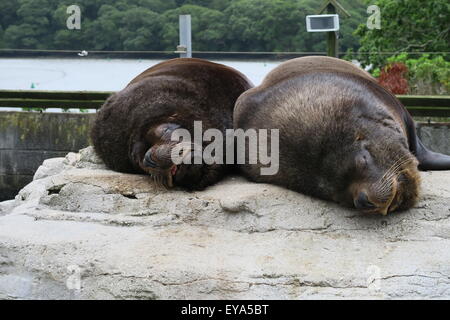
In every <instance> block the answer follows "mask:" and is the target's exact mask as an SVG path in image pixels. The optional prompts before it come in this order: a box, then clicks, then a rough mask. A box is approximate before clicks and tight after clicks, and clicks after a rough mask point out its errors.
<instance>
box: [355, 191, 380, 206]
mask: <svg viewBox="0 0 450 320" xmlns="http://www.w3.org/2000/svg"><path fill="white" fill-rule="evenodd" d="M353 202H354V204H355V208H356V209H361V210H372V209H375V208H376V206H375V205H374V204H373V203H372V202H370V201H369V198H368V196H367V193H366V192H364V191H361V192H359V193H358V195H357V197H356V198H355V199H354V201H353Z"/></svg>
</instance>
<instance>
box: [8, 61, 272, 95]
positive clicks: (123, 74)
mask: <svg viewBox="0 0 450 320" xmlns="http://www.w3.org/2000/svg"><path fill="white" fill-rule="evenodd" d="M161 61H162V60H144V59H142V60H129V59H88V58H84V57H80V58H74V59H50V58H44V59H43V58H38V59H32V58H27V59H10V58H6V59H0V90H2V89H3V90H4V89H11V90H18V89H20V90H29V89H36V90H60V91H76V90H87V91H118V90H121V89H123V88H124V87H125V86H126V85H127V83H128V82H129V81H130V80H131V79H133V78H134V77H135V76H137V75H138V74H139V73H141V72H142V71H144V70H145V69H147V68H149V67H151V66H153V65H155V64H157V63H159V62H161ZM213 62H217V63H222V64H225V65H227V66H230V67H233V68H235V69H237V70H239V71H240V72H242V73H243V74H245V75H246V76H247V77H248V78H249V79H250V80H251V81H252V82H253V83H254V84H255V85H258V84H260V83H261V81H262V79H263V78H264V77H265V75H266V74H267V73H268V72H269V71H270V70H272V69H273V68H275V67H276V66H277V65H278V64H280V63H281V62H277V61H276V62H274V61H229V60H214V61H213Z"/></svg>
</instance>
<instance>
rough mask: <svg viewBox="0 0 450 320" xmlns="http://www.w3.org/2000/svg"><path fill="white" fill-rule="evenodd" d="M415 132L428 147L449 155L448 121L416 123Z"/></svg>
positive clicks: (449, 136) (449, 131) (449, 132)
mask: <svg viewBox="0 0 450 320" xmlns="http://www.w3.org/2000/svg"><path fill="white" fill-rule="evenodd" d="M417 133H418V135H419V137H420V139H421V140H422V142H423V144H424V145H426V146H427V147H428V148H429V149H431V150H433V151H436V152H441V153H444V154H448V155H450V123H430V124H428V123H418V124H417Z"/></svg>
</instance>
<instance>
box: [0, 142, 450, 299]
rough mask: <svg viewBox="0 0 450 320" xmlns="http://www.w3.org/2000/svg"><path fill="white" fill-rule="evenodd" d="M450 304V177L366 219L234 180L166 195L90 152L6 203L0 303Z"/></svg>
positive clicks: (1, 212)
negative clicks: (401, 207) (408, 204)
mask: <svg viewBox="0 0 450 320" xmlns="http://www.w3.org/2000/svg"><path fill="white" fill-rule="evenodd" d="M33 298H49V299H86V298H87V299H175V298H177V299H185V298H186V299H187V298H189V299H216V298H218V299H311V298H312V299H314V298H330V299H336V298H337V299H339V298H350V299H356V298H362V299H365V298H375V299H388V298H397V299H398V298H401V299H403V298H447V299H448V298H450V172H432V173H423V194H422V199H421V201H420V203H419V204H418V205H417V207H416V208H414V209H412V210H409V211H407V212H404V213H397V214H391V215H388V216H387V217H381V216H365V215H361V214H359V213H358V212H356V211H353V210H349V209H344V208H341V207H339V206H338V205H335V204H333V203H328V202H324V201H320V200H317V199H312V198H310V197H307V196H304V195H301V194H298V193H295V192H291V191H288V190H285V189H283V188H279V187H275V186H271V185H265V184H254V183H250V182H248V181H246V180H245V179H243V178H240V177H229V178H227V179H225V180H224V181H222V182H221V183H219V184H217V185H215V186H213V187H210V188H208V189H207V190H205V191H202V192H192V193H188V192H184V191H182V190H171V191H165V190H161V189H158V188H156V187H154V186H153V185H152V184H150V183H149V180H148V178H147V177H146V176H143V175H127V174H120V173H117V172H113V171H110V170H106V168H105V167H104V165H103V164H102V163H101V161H100V160H99V159H98V158H97V157H96V156H95V154H94V153H93V151H92V149H91V148H87V149H83V150H81V151H80V153H78V154H74V153H70V154H68V155H67V156H66V157H65V158H54V159H49V160H46V161H45V162H44V163H43V165H42V166H41V167H40V168H39V169H38V171H37V172H36V174H35V178H34V181H33V182H32V183H30V184H29V185H27V186H26V187H25V188H24V189H22V190H21V191H20V193H19V194H18V195H17V197H16V199H15V200H12V201H6V202H1V203H0V299H33Z"/></svg>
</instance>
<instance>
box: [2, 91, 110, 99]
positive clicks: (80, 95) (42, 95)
mask: <svg viewBox="0 0 450 320" xmlns="http://www.w3.org/2000/svg"><path fill="white" fill-rule="evenodd" d="M112 93H114V92H110V91H39V90H0V99H3V98H12V99H19V98H22V99H45V100H106V99H107V98H108V97H109V96H110V95H111V94H112Z"/></svg>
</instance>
